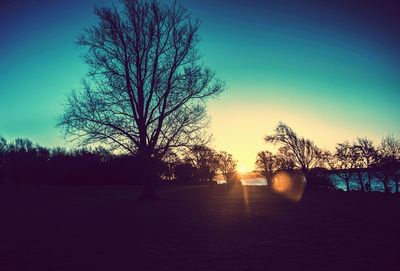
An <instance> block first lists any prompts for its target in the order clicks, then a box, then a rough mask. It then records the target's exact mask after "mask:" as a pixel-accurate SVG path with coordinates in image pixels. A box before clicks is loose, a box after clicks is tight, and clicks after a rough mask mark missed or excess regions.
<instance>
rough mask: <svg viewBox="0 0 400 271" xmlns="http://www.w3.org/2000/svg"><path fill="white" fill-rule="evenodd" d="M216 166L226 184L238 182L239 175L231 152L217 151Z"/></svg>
mask: <svg viewBox="0 0 400 271" xmlns="http://www.w3.org/2000/svg"><path fill="white" fill-rule="evenodd" d="M217 158H218V168H219V171H220V172H221V173H222V176H223V178H224V180H225V182H226V183H227V184H228V185H235V184H240V177H239V174H238V173H237V170H236V167H237V161H236V160H235V159H233V156H232V154H230V153H227V152H226V151H221V152H219V154H218V156H217Z"/></svg>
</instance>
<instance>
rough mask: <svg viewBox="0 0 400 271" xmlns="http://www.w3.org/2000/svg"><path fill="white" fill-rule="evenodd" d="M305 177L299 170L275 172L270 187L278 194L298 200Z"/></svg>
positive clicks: (301, 193) (300, 196) (301, 194)
mask: <svg viewBox="0 0 400 271" xmlns="http://www.w3.org/2000/svg"><path fill="white" fill-rule="evenodd" d="M305 184H306V179H305V177H304V175H303V174H301V173H299V172H286V171H280V172H277V173H276V174H275V175H274V177H273V181H272V188H273V189H274V190H275V191H276V192H277V193H279V194H281V195H283V196H285V197H287V198H289V199H291V200H293V201H299V200H300V199H301V198H302V196H303V192H304V187H305Z"/></svg>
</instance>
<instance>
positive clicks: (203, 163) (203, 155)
mask: <svg viewBox="0 0 400 271" xmlns="http://www.w3.org/2000/svg"><path fill="white" fill-rule="evenodd" d="M155 163H156V164H157V166H156V168H157V176H158V180H159V182H161V183H172V182H174V183H179V184H193V183H213V182H214V178H215V176H216V175H217V174H218V173H219V174H221V176H222V177H223V179H224V180H225V181H226V182H227V183H229V184H232V183H237V182H239V178H238V174H237V173H236V161H235V160H234V159H233V157H232V155H231V154H228V153H226V152H223V151H221V152H217V151H215V150H213V149H211V148H209V147H206V146H193V147H191V148H189V149H188V150H187V151H185V152H183V153H182V154H180V155H177V154H176V153H173V152H169V153H168V154H167V155H166V156H165V157H163V159H159V160H156V161H155ZM142 173H143V166H142V165H141V164H140V162H139V160H138V159H136V157H135V156H132V155H116V154H113V153H111V152H109V151H108V150H106V149H105V148H102V147H96V148H94V149H91V148H81V149H73V150H67V149H65V148H60V147H57V148H45V147H42V146H40V145H38V144H34V143H32V141H30V140H28V139H16V140H15V141H13V142H10V143H8V142H7V141H6V140H5V139H4V138H2V137H0V183H10V184H63V185H65V184H68V185H71V184H74V185H75V184H81V185H82V184H83V185H106V184H107V185H128V184H142V182H143V178H142V177H141V176H142Z"/></svg>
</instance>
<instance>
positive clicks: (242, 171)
mask: <svg viewBox="0 0 400 271" xmlns="http://www.w3.org/2000/svg"><path fill="white" fill-rule="evenodd" d="M238 172H239V174H246V173H248V172H249V170H248V169H247V167H246V166H244V165H239V166H238Z"/></svg>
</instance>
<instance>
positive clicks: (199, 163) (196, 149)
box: [184, 145, 219, 182]
mask: <svg viewBox="0 0 400 271" xmlns="http://www.w3.org/2000/svg"><path fill="white" fill-rule="evenodd" d="M184 160H185V161H186V163H189V164H191V165H192V166H193V167H194V168H195V169H196V175H197V176H196V177H197V179H198V180H199V181H205V182H211V181H213V179H214V177H215V175H216V174H217V171H218V168H219V157H218V154H217V153H216V152H215V151H214V150H213V149H211V148H209V147H207V146H203V145H196V146H193V147H191V148H190V150H189V151H188V152H187V153H186V157H185V159H184Z"/></svg>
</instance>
